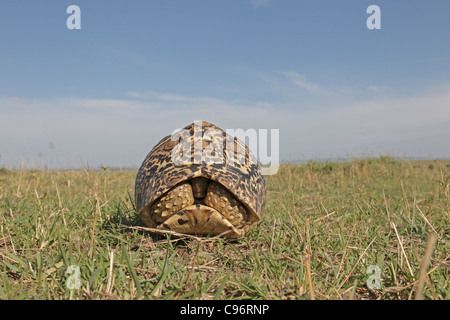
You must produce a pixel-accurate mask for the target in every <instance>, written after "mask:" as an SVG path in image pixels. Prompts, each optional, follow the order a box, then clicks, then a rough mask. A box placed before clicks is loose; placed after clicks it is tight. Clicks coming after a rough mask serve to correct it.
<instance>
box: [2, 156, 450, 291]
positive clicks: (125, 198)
mask: <svg viewBox="0 0 450 320" xmlns="http://www.w3.org/2000/svg"><path fill="white" fill-rule="evenodd" d="M135 174H136V172H135V171H108V170H107V171H101V170H100V171H59V172H49V171H25V170H23V171H20V170H17V171H9V170H5V169H0V225H1V229H0V231H1V232H0V299H137V298H159V299H161V298H162V299H248V298H251V299H413V298H415V296H416V295H422V294H423V297H424V298H425V299H450V281H449V275H450V272H449V270H450V256H449V255H450V208H449V207H450V203H449V202H450V161H398V160H393V159H391V158H387V157H382V158H379V159H355V160H353V161H350V162H342V163H330V162H325V163H319V162H310V163H308V164H301V165H283V166H281V167H280V171H279V173H278V174H277V175H274V176H269V177H267V187H268V196H267V204H266V210H265V215H264V219H263V221H262V222H261V223H260V224H259V225H258V226H257V227H256V228H255V229H254V230H253V231H252V232H251V234H249V236H248V237H246V238H244V239H240V240H237V241H233V242H229V241H225V240H221V239H205V240H202V241H199V240H195V239H170V238H167V237H166V236H163V235H152V234H150V233H148V232H146V231H144V230H142V229H140V228H139V227H142V226H143V225H142V224H141V222H140V220H139V219H138V218H137V217H136V215H135V213H134V212H135V211H134V208H133V200H132V199H133V197H134V179H135ZM432 234H437V238H436V243H435V250H434V251H430V250H426V247H427V241H428V239H431V240H433V237H431V236H430V235H432ZM432 244H433V243H432ZM427 253H432V255H431V258H430V260H429V265H427V264H426V263H425V264H423V265H422V268H421V263H422V261H423V260H426V259H424V258H425V257H426V255H427ZM72 265H73V266H77V267H75V268H74V267H69V266H72ZM421 270H422V274H423V275H425V277H422V278H421V277H420V274H421ZM424 271H425V272H424ZM77 272H79V274H80V283H77V282H76V281H74V280H76V279H77ZM420 279H425V281H424V285H423V287H422V286H421V281H419V280H420ZM78 285H79V289H77V286H78ZM70 288H72V289H70ZM422 288H423V289H422Z"/></svg>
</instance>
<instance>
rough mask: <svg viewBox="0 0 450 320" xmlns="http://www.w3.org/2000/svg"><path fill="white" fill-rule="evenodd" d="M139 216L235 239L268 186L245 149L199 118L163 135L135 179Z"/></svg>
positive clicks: (248, 225) (251, 221)
mask: <svg viewBox="0 0 450 320" xmlns="http://www.w3.org/2000/svg"><path fill="white" fill-rule="evenodd" d="M135 188H136V189H135V195H136V205H137V211H138V215H139V217H140V218H141V219H142V220H143V221H144V223H145V224H146V225H147V226H149V227H151V228H158V229H163V230H171V231H174V232H177V233H182V234H194V235H201V236H207V235H211V236H215V235H221V236H224V237H229V238H238V237H241V236H244V235H245V234H246V233H248V232H249V231H250V230H251V229H252V227H254V226H255V224H256V223H257V222H258V221H259V220H260V219H261V216H262V212H263V210H264V205H265V199H266V186H265V180H264V176H263V175H262V173H261V167H260V165H259V164H258V162H257V161H256V159H255V157H254V156H253V155H252V154H251V152H250V150H249V148H248V147H247V146H246V145H245V144H244V143H243V142H242V141H241V140H239V139H237V138H235V137H232V136H230V135H227V134H226V133H225V132H224V131H223V130H222V129H220V128H218V127H216V126H215V125H213V124H211V123H208V122H204V121H198V122H194V123H192V124H190V125H188V126H186V127H185V128H184V129H181V130H178V131H174V133H173V134H172V135H168V136H167V137H165V138H163V139H162V140H161V141H160V142H159V143H158V144H157V145H156V146H155V147H154V148H153V149H152V150H151V151H150V153H149V154H148V155H147V157H146V158H145V160H144V162H143V163H142V165H141V167H140V169H139V171H138V173H137V177H136V187H135Z"/></svg>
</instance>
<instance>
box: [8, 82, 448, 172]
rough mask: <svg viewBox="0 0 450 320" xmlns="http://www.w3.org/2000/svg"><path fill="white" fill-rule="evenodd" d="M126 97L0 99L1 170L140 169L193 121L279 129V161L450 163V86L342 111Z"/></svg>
mask: <svg viewBox="0 0 450 320" xmlns="http://www.w3.org/2000/svg"><path fill="white" fill-rule="evenodd" d="M294 76H295V75H294ZM295 77H296V76H295ZM303 80H304V79H303ZM305 81H306V83H307V87H308V86H309V85H310V84H308V80H305ZM304 84H305V83H303V85H304ZM312 88H314V86H313V87H312ZM318 88H319V89H320V88H321V86H320V85H318ZM128 96H129V97H130V99H122V100H115V99H88V98H60V99H56V98H53V99H24V98H21V97H3V98H0V114H1V117H0V146H1V149H0V155H1V158H0V167H1V166H3V165H7V166H8V165H16V166H17V165H20V161H21V160H22V159H28V160H29V159H35V161H34V165H38V164H39V163H40V162H42V163H45V164H51V165H53V166H60V165H63V166H78V163H77V162H78V161H79V159H82V160H83V161H85V162H88V163H90V164H91V165H92V166H94V167H95V166H97V165H101V164H108V165H112V166H138V165H140V163H141V161H142V160H143V159H144V157H145V155H146V154H147V153H148V152H149V151H150V149H151V148H152V147H153V145H155V144H156V143H157V142H158V141H159V140H160V139H161V138H163V137H164V136H166V135H168V134H170V133H171V132H172V131H173V130H175V129H177V128H182V127H184V126H186V125H187V124H189V123H192V122H193V121H195V120H205V121H209V122H212V123H215V124H216V125H218V126H219V127H221V128H223V129H237V128H242V129H249V128H254V129H279V130H280V155H281V157H282V159H284V160H295V159H302V158H304V157H305V158H322V157H330V156H334V157H337V156H340V157H345V156H347V155H349V154H353V155H357V154H361V153H367V152H373V153H376V152H391V153H396V154H397V155H408V156H417V155H428V154H434V155H435V156H440V157H450V148H449V147H450V143H449V141H450V108H449V107H448V106H450V86H446V87H442V88H440V90H434V91H433V92H432V93H428V94H422V95H417V96H414V97H412V96H411V97H403V98H386V97H384V98H378V99H370V100H363V99H360V100H358V101H354V102H352V103H350V104H347V103H344V102H343V100H336V101H334V103H333V104H332V105H330V106H329V107H328V108H314V104H311V105H310V106H309V108H308V109H307V110H305V108H299V107H296V106H295V105H293V104H292V103H291V102H289V104H285V103H283V102H279V103H275V102H271V103H268V102H264V101H260V102H258V101H256V102H247V101H228V100H221V99H217V98H213V97H195V96H182V95H178V94H174V93H159V92H154V91H148V92H129V93H128ZM319 97H320V96H319ZM50 144H53V145H54V149H51V148H50ZM39 154H40V155H41V156H39ZM28 160H27V161H28Z"/></svg>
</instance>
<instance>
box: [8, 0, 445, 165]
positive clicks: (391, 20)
mask: <svg viewBox="0 0 450 320" xmlns="http://www.w3.org/2000/svg"><path fill="white" fill-rule="evenodd" d="M72 4H75V5H78V6H79V7H80V9H81V30H69V29H67V27H66V20H67V18H68V17H69V16H70V14H67V13H66V9H67V7H68V6H69V5H72ZM373 4H375V5H378V6H379V7H380V9H381V30H369V29H368V28H367V27H366V20H367V18H368V17H369V16H370V15H369V14H367V13H366V9H367V7H368V6H370V5H373ZM448 12H450V2H449V1H440V0H434V1H432V2H431V1H424V0H420V1H418V0H415V1H414V0H413V1H411V0H410V1H406V0H396V1H384V0H373V1H348V0H341V1H331V0H329V1H324V0H322V1H320V0H315V1H312V0H307V1H306V0H305V1H300V0H239V1H238V0H235V1H230V0H228V1H225V0H222V1H219V0H218V1H213V0H203V1H197V0H190V1H181V0H175V1H156V0H153V1H105V0H97V1H80V0H74V1H46V0H44V1H22V0H20V1H10V0H3V1H2V2H1V4H0V37H1V50H0V167H2V166H6V167H14V166H16V167H17V166H20V164H21V163H24V165H25V166H28V167H39V166H44V165H46V166H49V167H55V168H56V167H77V166H79V163H80V162H81V161H82V162H83V163H85V164H86V163H87V164H89V165H90V166H91V167H96V166H99V165H111V166H135V167H136V166H139V165H140V163H141V162H142V160H143V158H144V157H145V155H146V154H147V153H148V152H149V151H150V149H151V148H152V146H153V145H154V144H156V143H157V142H158V141H159V139H161V138H162V137H164V136H165V135H167V134H170V133H171V132H172V131H173V130H174V129H176V128H179V127H183V126H185V125H187V124H189V123H192V122H193V121H194V120H199V119H202V120H206V121H210V122H213V123H215V124H217V125H219V126H220V127H222V128H223V129H226V128H230V129H235V128H243V129H249V128H255V129H279V130H280V146H279V148H280V156H281V159H282V160H296V159H310V158H330V157H332V158H336V157H342V158H343V157H346V156H349V155H353V156H358V155H363V154H371V155H378V154H390V155H394V156H406V157H417V156H421V157H434V158H439V157H440V158H443V157H445V158H449V157H450V148H449V147H450V142H449V141H450V58H449V57H450V41H449V39H450V37H449V36H450V23H449V19H448Z"/></svg>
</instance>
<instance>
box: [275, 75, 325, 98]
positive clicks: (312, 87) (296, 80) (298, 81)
mask: <svg viewBox="0 0 450 320" xmlns="http://www.w3.org/2000/svg"><path fill="white" fill-rule="evenodd" d="M280 74H282V75H284V76H286V77H287V78H288V79H289V80H290V81H291V82H292V83H293V84H295V85H296V86H298V87H300V88H302V89H304V90H306V91H308V92H309V93H314V94H325V93H326V92H327V91H326V90H325V89H324V88H322V87H320V86H319V85H318V84H317V83H314V82H312V81H310V80H308V79H307V78H306V76H304V75H302V74H299V73H297V72H295V71H282V72H280Z"/></svg>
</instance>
